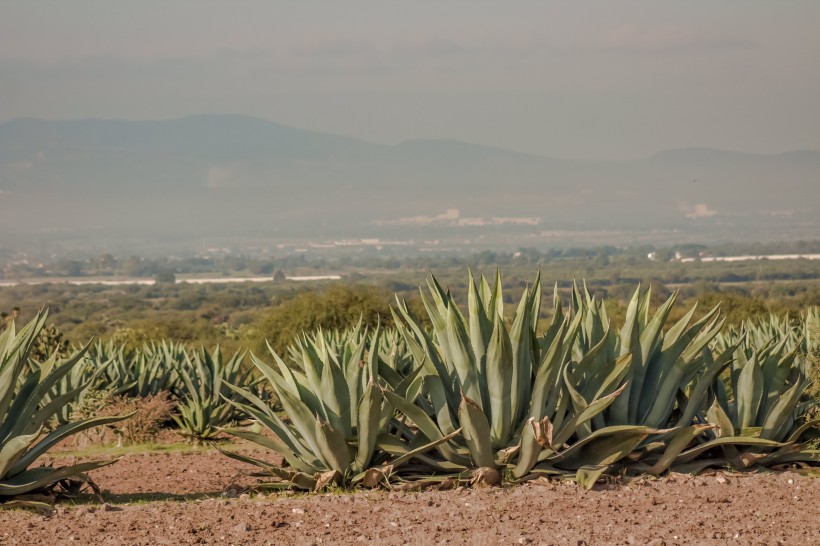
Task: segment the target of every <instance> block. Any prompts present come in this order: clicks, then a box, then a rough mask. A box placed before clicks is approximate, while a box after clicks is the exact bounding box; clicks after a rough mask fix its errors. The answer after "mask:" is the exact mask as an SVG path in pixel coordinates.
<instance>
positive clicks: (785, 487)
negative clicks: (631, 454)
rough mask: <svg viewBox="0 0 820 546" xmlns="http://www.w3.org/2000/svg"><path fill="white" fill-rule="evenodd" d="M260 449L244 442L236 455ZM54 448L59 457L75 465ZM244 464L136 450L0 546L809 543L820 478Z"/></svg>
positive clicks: (1, 529) (1, 528)
mask: <svg viewBox="0 0 820 546" xmlns="http://www.w3.org/2000/svg"><path fill="white" fill-rule="evenodd" d="M235 448H236V449H240V450H242V452H243V453H247V454H258V455H259V454H261V453H259V451H258V450H254V449H253V448H250V447H249V446H248V445H242V444H239V445H238V446H236V447H235ZM75 456H77V454H76V453H73V454H72V453H68V454H66V453H62V454H58V456H56V457H54V459H55V460H57V461H59V460H60V459H64V458H65V457H75ZM248 469H249V467H248V466H247V465H243V464H241V463H239V462H236V461H232V460H230V459H228V458H226V457H224V456H222V455H220V454H219V453H217V452H215V451H213V450H211V449H208V448H202V449H199V450H191V449H190V448H184V447H181V446H178V445H177V446H168V445H166V446H164V449H163V450H162V451H151V450H150V449H149V448H146V447H139V446H138V447H137V448H133V449H131V450H129V452H127V453H125V454H124V455H123V456H122V458H121V460H120V461H119V462H118V463H116V464H115V465H112V466H110V467H106V468H103V469H99V470H96V471H94V472H93V473H92V477H93V478H94V480H95V481H96V482H97V483H98V484H99V485H100V487H102V488H103V489H104V490H105V494H104V496H105V499H106V501H107V504H100V503H99V502H98V501H97V500H96V499H94V498H93V497H92V496H90V495H87V494H84V495H81V496H80V497H79V498H78V499H75V500H67V501H63V502H61V503H60V504H59V505H58V508H57V511H56V512H55V513H54V514H52V515H50V516H46V517H44V516H42V515H39V514H37V513H32V512H28V511H3V512H0V544H4V545H9V546H11V545H21V546H22V545H37V544H100V545H113V544H135V545H136V544H145V545H149V544H442V543H444V544H572V545H577V544H584V543H586V544H603V543H606V544H614V543H617V544H725V543H726V542H733V543H736V544H811V543H816V542H818V540H820V481H819V480H820V478H818V477H812V476H809V475H805V474H799V473H797V472H779V473H753V474H742V473H732V472H715V473H709V474H705V475H700V476H697V477H692V476H689V475H683V474H673V475H671V476H668V477H664V478H660V479H646V478H639V479H633V480H630V481H628V482H626V483H622V482H620V481H613V482H612V483H602V484H598V485H596V486H595V487H594V488H593V489H592V490H590V491H584V490H582V489H581V488H579V487H578V486H577V485H575V484H573V483H569V482H556V481H547V480H544V479H539V480H535V481H532V482H528V483H526V484H524V485H520V486H512V487H503V488H480V489H471V488H464V487H458V488H455V489H451V490H444V491H441V490H426V491H420V492H414V491H389V490H377V491H366V492H361V491H359V492H343V491H332V492H329V493H324V494H307V495H305V494H293V493H287V492H278V493H277V492H274V493H266V492H255V491H253V490H252V489H250V490H248V492H247V493H246V492H245V488H252V486H253V485H254V484H255V483H256V481H257V480H256V479H255V478H252V477H250V476H248Z"/></svg>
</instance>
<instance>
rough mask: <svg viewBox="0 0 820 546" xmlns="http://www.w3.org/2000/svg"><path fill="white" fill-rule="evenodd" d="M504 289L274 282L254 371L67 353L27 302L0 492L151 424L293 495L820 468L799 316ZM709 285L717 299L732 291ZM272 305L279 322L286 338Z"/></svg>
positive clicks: (162, 346)
mask: <svg viewBox="0 0 820 546" xmlns="http://www.w3.org/2000/svg"><path fill="white" fill-rule="evenodd" d="M508 284H512V285H514V286H517V287H519V288H520V290H521V292H520V297H518V298H517V299H513V298H511V297H510V296H509V293H505V292H504V290H503V289H502V282H501V276H500V274H499V273H496V275H495V276H494V277H492V278H490V279H489V280H488V278H486V277H485V276H484V275H480V276H478V277H477V278H474V277H473V276H472V274H470V275H469V276H468V278H467V281H466V283H465V282H462V281H457V282H453V283H451V284H450V288H445V286H446V284H445V283H443V282H442V281H441V280H439V279H437V278H435V277H430V279H429V281H428V283H427V289H426V290H423V291H421V292H420V293H418V295H414V296H413V297H412V299H411V298H405V297H403V295H405V294H410V292H409V290H406V287H403V286H401V287H398V288H401V289H402V290H399V291H398V292H397V295H396V300H395V303H394V305H393V306H392V308H391V307H390V306H388V305H387V304H386V303H384V302H383V299H382V296H383V294H382V292H381V289H378V288H373V287H368V286H365V285H354V286H342V285H328V286H326V287H325V288H324V290H322V291H321V292H308V291H303V292H294V293H291V294H290V295H288V296H284V297H283V299H282V300H281V302H279V303H277V304H276V305H275V306H274V308H273V309H272V310H271V311H269V312H268V313H267V314H265V315H264V319H253V320H252V321H251V322H253V323H255V324H256V325H257V326H255V327H258V325H260V324H262V325H265V326H264V327H263V328H262V329H265V330H267V331H271V332H279V333H281V332H283V331H287V332H289V333H288V335H287V336H286V335H285V334H281V335H280V336H274V335H269V336H268V337H271V338H272V339H273V340H274V343H271V344H268V345H267V347H266V350H265V352H267V353H268V354H269V355H270V358H272V360H270V358H265V357H258V356H252V358H251V359H250V360H251V362H252V364H253V365H252V366H251V365H249V363H247V362H246V359H245V358H244V356H245V354H244V353H243V352H233V353H231V354H233V356H232V357H231V358H226V357H224V356H223V351H222V349H221V348H220V347H219V346H217V347H216V348H215V349H213V350H211V351H206V350H205V349H204V348H202V347H199V348H194V347H192V345H190V344H189V343H185V342H181V341H178V340H174V339H150V340H145V339H143V337H142V336H141V335H133V334H134V331H133V330H118V333H117V334H116V335H114V336H111V337H110V338H109V339H108V340H106V341H98V342H95V343H93V344H90V345H89V346H85V347H83V348H81V349H78V350H69V349H67V348H66V346H65V343H64V341H63V340H64V338H65V336H64V335H63V334H62V332H61V331H60V329H59V328H57V327H56V326H53V325H52V327H51V328H50V329H49V330H48V331H47V332H46V317H45V314H43V313H41V314H38V315H37V316H36V317H35V320H34V321H33V322H32V323H30V324H29V325H28V326H26V327H25V328H23V329H22V330H21V331H20V332H19V333H18V332H16V331H15V328H14V323H13V321H9V322H7V323H6V329H5V331H4V332H3V333H2V334H0V348H3V351H5V352H4V353H3V355H4V357H3V360H2V365H3V367H2V368H0V410H2V411H0V463H2V464H0V470H2V473H0V493H2V491H3V490H5V491H6V493H4V495H5V496H6V497H19V495H20V494H23V493H26V492H30V491H33V490H45V491H50V492H56V491H58V490H59V488H66V487H74V485H71V484H74V483H75V481H76V482H80V481H82V480H84V479H87V477H86V476H85V475H84V472H85V471H86V470H87V469H89V468H96V466H94V465H97V466H99V465H101V464H107V462H100V463H88V464H89V465H91V466H87V467H86V466H83V465H79V466H75V467H69V468H68V469H58V470H55V469H51V468H50V467H40V468H39V469H38V468H30V466H31V464H32V462H33V461H34V460H35V459H36V458H37V457H39V455H42V453H43V452H45V451H46V450H47V449H48V448H49V447H51V446H53V445H54V444H55V443H57V442H59V441H60V440H62V439H64V438H66V437H68V436H72V435H76V433H78V432H83V435H82V436H83V437H84V438H85V439H86V441H91V442H95V443H100V442H105V441H108V440H109V439H110V438H111V434H112V433H113V434H115V435H116V437H117V439H118V440H119V443H120V444H121V445H122V444H126V443H134V442H144V441H151V440H152V439H153V438H154V437H155V436H156V434H157V433H158V431H159V430H160V427H168V426H172V427H173V426H175V427H176V428H177V431H178V432H179V433H180V434H182V435H184V436H186V437H187V438H188V439H190V440H193V441H194V442H199V441H210V440H213V439H215V438H216V437H217V436H219V435H220V434H221V433H222V432H228V433H230V434H231V435H233V436H235V437H239V438H244V439H246V440H250V441H252V442H255V443H257V444H259V445H261V446H263V447H264V448H266V449H271V450H272V451H275V452H276V453H278V454H280V455H282V456H283V457H284V459H285V464H284V465H283V466H277V465H273V464H271V463H268V462H266V461H264V460H261V459H257V458H253V457H249V456H247V455H245V454H238V453H233V452H229V451H227V450H226V453H228V455H229V456H231V457H233V458H235V459H238V460H241V461H245V462H248V463H251V464H254V465H256V466H257V467H258V468H259V469H260V470H259V475H260V476H265V477H267V478H269V479H271V483H270V486H271V487H277V488H279V487H296V488H301V489H309V490H316V489H322V488H324V487H328V486H330V485H340V486H354V485H361V486H367V487H374V486H377V485H379V484H391V486H393V487H396V486H398V487H421V486H424V485H428V484H435V483H441V482H443V481H445V482H468V481H469V482H472V483H474V484H497V483H500V482H501V481H502V480H505V479H506V480H511V481H522V480H528V479H532V478H534V477H537V476H559V477H565V478H571V479H574V480H576V481H577V482H578V483H579V484H581V485H583V486H584V487H591V485H592V484H594V483H595V481H596V480H597V479H598V478H600V477H601V476H604V475H618V474H624V473H626V474H652V475H658V474H662V473H664V472H666V471H669V470H674V471H679V472H699V471H701V470H703V469H704V468H708V467H727V466H728V467H732V468H735V469H754V468H760V467H773V466H774V467H777V466H780V465H791V464H815V463H817V462H818V461H820V452H818V451H817V450H816V449H815V447H816V443H817V440H818V438H820V434H818V430H817V425H818V424H820V421H817V420H816V419H817V417H818V398H817V392H818V391H817V380H816V377H817V373H818V371H817V370H818V365H817V355H818V353H820V341H818V340H820V335H818V327H819V326H820V320H819V319H818V309H817V308H816V307H806V308H804V311H802V312H801V313H792V314H789V315H773V314H768V315H761V314H757V315H749V316H747V317H746V319H745V320H743V321H739V322H731V321H728V320H727V318H726V317H725V316H723V313H722V305H719V304H718V303H717V302H716V303H715V304H714V305H712V306H711V307H709V308H707V309H702V308H701V307H699V306H698V305H696V304H695V303H694V302H692V301H691V300H690V299H689V298H687V297H685V296H684V290H683V289H680V290H672V291H670V290H668V289H667V288H666V287H665V286H663V285H662V284H661V286H660V288H657V287H653V289H651V290H650V289H646V290H644V289H643V288H641V287H640V286H639V287H638V289H637V290H633V291H632V293H631V295H628V296H625V297H624V299H623V300H622V299H621V297H622V296H620V295H619V296H617V297H616V298H615V300H614V301H613V300H609V299H608V298H606V297H604V296H605V295H606V294H607V293H608V291H607V290H602V289H600V288H598V289H595V288H593V287H590V286H589V285H587V284H586V283H584V284H583V285H578V284H577V283H572V284H570V285H569V286H567V287H561V286H559V285H557V284H556V285H555V287H554V288H553V291H552V298H551V304H550V305H542V292H543V290H542V286H541V277H540V274H539V276H538V277H537V278H536V279H535V282H533V283H531V284H527V283H525V282H522V281H520V280H519V279H518V278H517V277H515V278H514V279H513V281H512V282H510V283H508ZM462 287H463V288H464V290H463V291H462V290H461V288H462ZM160 289H161V290H178V289H179V288H178V287H176V286H171V287H166V288H160ZM245 290H248V288H247V287H246V288H245ZM610 292H613V291H612V290H611V289H610ZM237 293H239V292H237ZM723 294H724V295H726V296H729V297H728V301H729V303H730V305H731V304H733V303H736V302H737V301H739V299H738V298H746V297H747V296H735V295H734V294H733V293H731V292H723ZM278 297H279V296H273V298H278ZM733 298H735V299H733ZM704 299H707V300H708V299H709V296H708V294H707V297H705V298H704ZM681 300H683V301H684V305H680V304H679V303H680V301H681ZM795 301H798V300H795ZM566 302H568V303H569V305H568V306H567V305H566ZM354 311H355V312H357V313H358V316H355V315H353V312H354ZM760 311H761V312H762V309H761V310H760ZM288 317H292V318H293V320H291V321H290V322H291V323H293V324H296V325H298V326H291V327H290V328H291V329H290V330H287V329H286V325H287V324H288V323H289V321H288ZM727 322H728V325H727ZM44 332H46V333H45V334H44ZM245 333H246V334H247V331H246V332H245ZM288 336H291V337H288ZM237 337H242V336H237ZM41 338H42V339H41ZM250 339H253V337H252V336H245V337H244V338H242V339H241V340H235V341H237V343H242V344H244V343H247V342H248V340H250ZM38 340H40V342H39V344H38ZM54 340H57V342H56V343H55V342H54ZM35 348H40V350H43V351H46V352H47V353H48V352H49V351H50V355H48V354H47V356H48V358H47V359H46V360H39V355H38V358H34V355H35V354H37V353H35V351H34V349H35ZM66 354H69V355H70V356H65V355H66ZM812 378H814V380H813V379H812ZM126 413H127V414H132V415H133V416H132V418H131V419H130V420H126V421H121V419H122V418H121V417H118V416H119V415H121V414H126ZM20 415H24V416H27V417H26V419H25V420H21V418H20V417H18V416H20ZM248 419H250V420H252V421H253V422H254V424H253V425H252V426H250V427H247V426H239V424H240V423H241V422H243V421H247V420H248ZM245 424H247V423H245ZM96 425H105V426H104V427H98V428H96V429H93V430H89V429H90V428H91V427H94V426H96ZM106 430H107V431H109V432H105V431H106ZM60 472H62V473H60ZM48 476H50V477H48ZM72 480H73V481H72ZM21 484H24V485H25V487H23V486H22V485H21Z"/></svg>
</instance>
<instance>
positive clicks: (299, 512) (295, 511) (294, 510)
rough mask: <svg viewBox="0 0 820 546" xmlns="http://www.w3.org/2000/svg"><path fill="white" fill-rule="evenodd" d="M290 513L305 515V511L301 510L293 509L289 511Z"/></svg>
mask: <svg viewBox="0 0 820 546" xmlns="http://www.w3.org/2000/svg"><path fill="white" fill-rule="evenodd" d="M291 512H293V513H294V514H304V513H305V511H304V510H302V509H301V508H294V509H293V510H291Z"/></svg>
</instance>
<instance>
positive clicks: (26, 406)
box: [0, 312, 125, 505]
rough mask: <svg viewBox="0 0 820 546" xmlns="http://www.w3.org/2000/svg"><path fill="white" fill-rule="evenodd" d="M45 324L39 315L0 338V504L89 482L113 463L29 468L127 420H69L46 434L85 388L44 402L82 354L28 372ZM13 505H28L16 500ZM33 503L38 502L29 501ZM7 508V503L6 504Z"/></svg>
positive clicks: (44, 363) (115, 418)
mask: <svg viewBox="0 0 820 546" xmlns="http://www.w3.org/2000/svg"><path fill="white" fill-rule="evenodd" d="M45 321H46V313H45V312H41V313H38V315H37V316H36V317H35V318H34V319H33V320H32V321H31V322H29V323H28V324H27V325H26V326H24V327H23V328H22V329H21V330H20V331H19V332H16V331H15V328H14V324H13V323H12V324H11V325H10V326H9V328H7V329H6V331H4V332H3V333H2V334H0V503H3V502H4V501H8V500H9V499H13V498H14V497H16V496H20V495H25V494H28V493H32V492H37V491H42V490H45V491H51V490H53V489H54V488H55V487H57V486H58V484H60V483H61V482H63V481H65V480H75V481H80V482H85V481H89V480H88V477H87V476H86V474H85V473H86V472H88V471H90V470H94V469H95V468H99V467H101V466H105V465H107V464H110V463H111V462H113V461H95V462H87V463H82V464H77V465H71V466H66V467H62V468H53V467H51V466H45V465H41V466H32V465H33V464H34V463H35V462H36V461H37V459H38V458H39V457H40V456H41V455H43V454H44V453H45V452H46V451H48V449H50V448H51V447H53V446H54V445H56V444H57V443H58V442H60V441H62V440H63V439H65V438H67V437H69V436H71V435H73V434H76V433H78V432H81V431H83V430H86V429H88V428H91V427H94V426H99V425H105V424H109V423H114V422H117V421H120V420H122V419H124V418H125V417H103V418H93V419H86V420H82V421H77V422H69V423H65V424H63V425H60V426H58V427H57V428H56V429H55V430H53V431H51V432H50V433H48V434H45V435H44V430H45V426H46V424H47V423H48V422H49V421H50V420H52V419H54V417H55V414H57V413H59V412H60V411H62V409H63V408H64V407H65V405H66V404H69V403H70V402H71V401H73V400H74V399H75V397H76V396H77V395H78V394H79V393H80V392H81V391H82V389H83V388H85V386H86V384H80V385H79V386H77V387H76V388H74V389H72V390H69V391H68V392H65V393H63V394H60V395H59V396H54V397H52V398H51V399H50V400H49V401H48V402H46V398H47V397H48V396H49V394H50V393H51V392H52V389H53V388H54V386H55V385H56V384H57V383H59V382H60V381H61V380H62V379H63V378H65V377H66V376H67V375H68V374H70V373H71V371H72V369H73V368H74V367H75V366H76V365H77V364H78V362H79V361H80V360H81V358H82V356H83V353H84V350H80V351H78V352H76V353H75V354H73V355H72V356H70V357H69V358H67V359H65V360H59V361H58V360H57V355H53V356H52V357H51V358H50V359H49V360H47V361H46V362H43V363H40V364H39V365H36V366H34V367H32V368H31V371H28V372H27V371H26V365H27V361H28V358H29V354H30V352H31V349H32V347H33V344H34V342H35V340H36V338H37V335H38V334H39V333H40V331H41V330H42V328H43V326H44V325H45ZM14 502H15V505H18V504H21V503H22V504H26V503H25V501H14ZM28 504H30V505H31V504H36V503H28ZM7 505H8V504H7Z"/></svg>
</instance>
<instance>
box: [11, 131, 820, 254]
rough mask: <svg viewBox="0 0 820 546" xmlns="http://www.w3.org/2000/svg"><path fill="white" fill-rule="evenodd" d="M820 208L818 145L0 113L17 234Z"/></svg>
mask: <svg viewBox="0 0 820 546" xmlns="http://www.w3.org/2000/svg"><path fill="white" fill-rule="evenodd" d="M454 209H457V210H458V213H457V214H456V215H455V216H454V215H453V213H452V212H451V213H449V214H443V213H444V212H445V211H447V210H450V211H453V210H454ZM818 217H820V151H816V150H802V151H795V152H789V153H782V154H771V155H755V154H743V153H737V152H729V151H722V150H715V149H699V148H692V149H676V150H669V151H665V152H662V153H659V154H657V155H653V156H651V157H648V158H645V159H640V160H634V161H587V160H583V161H581V160H563V159H554V158H548V157H540V156H534V155H529V154H523V153H518V152H514V151H510V150H504V149H499V148H492V147H487V146H480V145H476V144H470V143H466V142H460V141H455V140H412V141H407V142H402V143H401V144H398V145H382V144H374V143H369V142H365V141H362V140H358V139H355V138H350V137H345V136H338V135H331V134H325V133H320V132H314V131H307V130H302V129H296V128H292V127H287V126H284V125H280V124H277V123H273V122H269V121H265V120H261V119H256V118H250V117H244V116H234V115H200V116H192V117H186V118H181V119H173V120H167V121H119V120H76V121H45V120H39V119H16V120H11V121H7V122H4V123H0V229H2V235H0V237H2V238H5V239H7V238H8V237H13V236H15V234H20V233H27V232H37V231H49V230H51V231H55V230H56V231H67V230H68V231H73V232H77V233H84V232H86V231H88V232H92V231H94V230H96V231H98V232H99V231H102V232H105V233H107V234H114V233H123V234H128V235H129V236H139V235H145V236H146V237H148V236H150V237H157V236H161V235H162V234H165V235H167V236H169V237H183V238H184V237H186V236H195V235H203V234H209V235H215V234H231V235H248V236H255V237H259V236H271V237H275V236H279V235H281V236H289V235H298V234H310V235H313V234H316V235H324V236H334V237H344V236H356V235H358V236H362V235H370V236H376V237H378V236H388V235H389V236H396V235H397V234H399V235H400V234H401V233H405V232H413V233H415V231H414V230H417V229H418V226H423V225H438V226H439V227H442V228H444V227H447V228H449V227H458V226H461V225H463V226H467V225H471V226H475V225H476V224H479V225H480V224H481V223H482V222H481V221H472V222H469V221H468V222H462V221H461V220H463V219H473V220H475V219H484V220H485V221H486V222H485V224H487V225H492V224H493V222H494V220H493V219H496V221H495V223H498V222H502V223H503V221H502V220H498V219H507V220H509V221H511V222H513V223H515V221H514V219H516V218H517V219H521V223H522V225H524V226H531V225H532V223H527V222H528V221H529V220H532V219H537V222H536V223H537V226H540V227H529V228H527V229H653V228H657V229H684V230H685V229H687V228H689V227H692V226H703V225H714V226H716V227H715V229H719V226H724V227H726V226H731V227H733V228H736V229H744V226H756V227H757V228H761V227H764V228H765V226H767V225H783V223H787V224H800V225H804V226H809V229H810V230H811V229H813V226H818V225H820V224H818V223H817V218H818ZM454 218H455V219H454ZM527 219H529V220H527ZM505 221H506V220H505ZM2 240H3V239H0V241H2Z"/></svg>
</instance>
